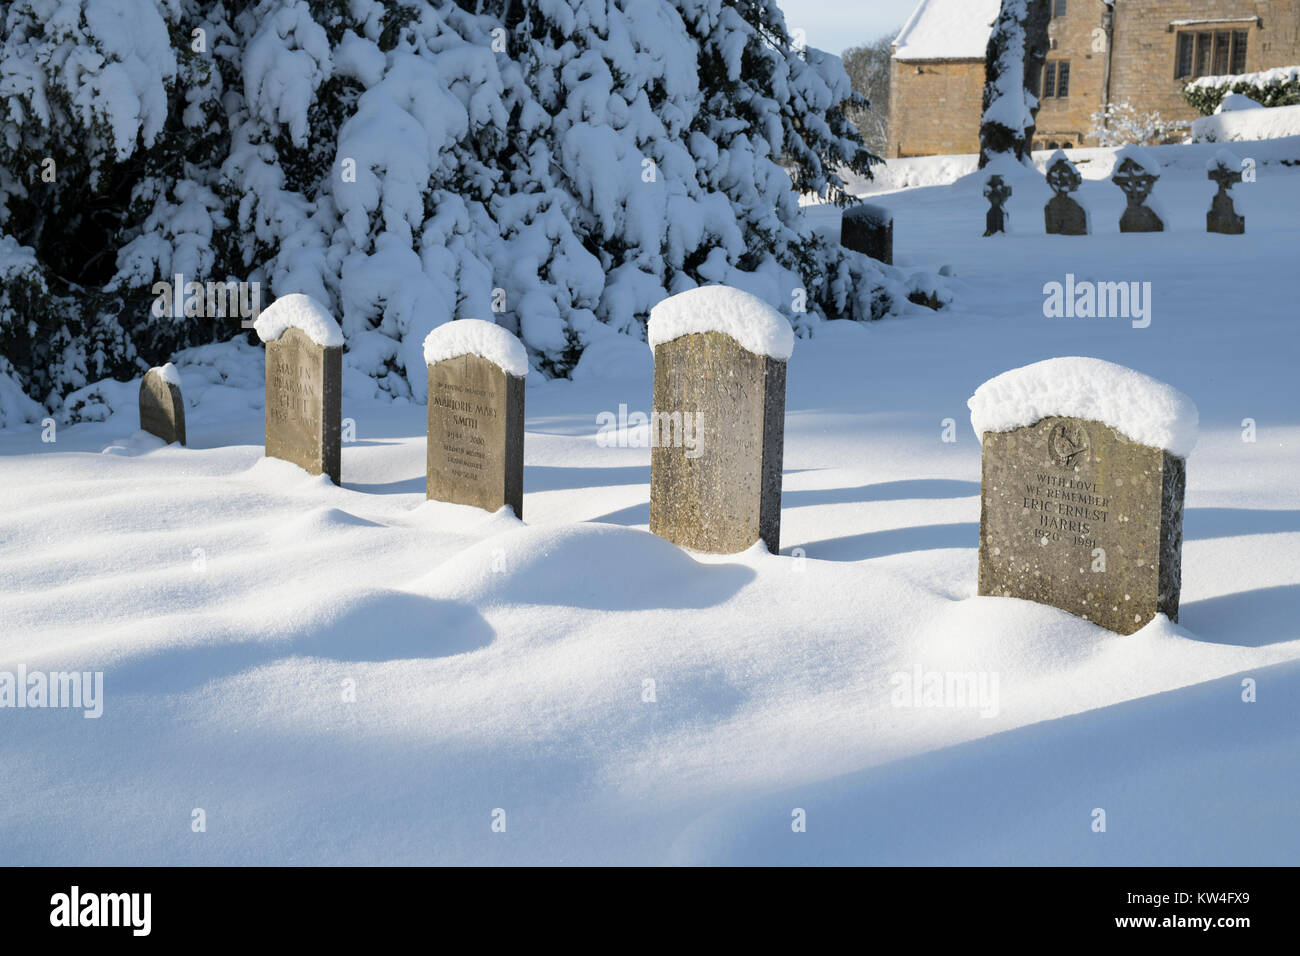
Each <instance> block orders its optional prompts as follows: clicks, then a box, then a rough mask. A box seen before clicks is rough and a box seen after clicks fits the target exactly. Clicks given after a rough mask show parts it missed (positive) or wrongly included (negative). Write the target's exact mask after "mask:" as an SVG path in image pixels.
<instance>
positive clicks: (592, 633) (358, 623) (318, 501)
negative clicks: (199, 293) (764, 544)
mask: <svg viewBox="0 0 1300 956" xmlns="http://www.w3.org/2000/svg"><path fill="white" fill-rule="evenodd" d="M1242 146H1243V144H1233V148H1234V149H1235V150H1236V151H1237V152H1238V153H1242V152H1243V150H1242V148H1241V147H1242ZM1084 173H1085V176H1095V175H1098V172H1097V171H1096V170H1095V169H1094V170H1092V171H1090V170H1088V169H1087V168H1085V170H1084ZM1157 189H1158V191H1159V194H1160V195H1161V197H1162V200H1163V205H1164V208H1165V209H1167V210H1169V211H1170V213H1171V217H1170V218H1171V222H1170V226H1171V231H1170V232H1169V233H1166V234H1164V235H1160V236H1120V235H1118V234H1117V232H1116V230H1115V225H1114V223H1115V221H1116V220H1117V219H1118V216H1119V212H1120V208H1121V204H1122V197H1121V195H1120V193H1119V190H1118V189H1116V188H1115V187H1114V186H1112V185H1110V184H1109V183H1108V182H1098V181H1090V182H1088V183H1086V184H1085V186H1084V189H1083V196H1084V198H1085V200H1087V201H1088V202H1089V203H1090V205H1091V206H1092V210H1093V219H1094V228H1095V229H1096V230H1097V234H1096V235H1094V236H1091V237H1088V238H1086V239H1078V238H1065V237H1047V236H1044V235H1042V234H1041V233H1042V226H1041V212H1040V211H1038V210H1041V204H1042V202H1043V201H1045V199H1046V198H1047V193H1046V187H1045V186H1043V187H1042V188H1041V191H1040V193H1039V195H1037V196H1036V195H1034V192H1035V190H1034V189H1033V188H1032V187H1031V186H1029V185H1026V186H1025V187H1024V188H1018V191H1017V194H1016V196H1015V198H1013V200H1012V205H1011V208H1012V212H1013V219H1012V228H1013V230H1014V231H1013V234H1012V235H1010V236H1006V237H998V238H994V239H988V240H986V239H982V238H980V235H979V234H980V232H982V228H983V216H984V209H985V208H986V204H985V202H984V200H983V199H982V198H981V197H980V196H979V195H978V191H977V186H976V184H974V183H971V182H967V181H963V182H959V183H958V184H956V185H954V186H945V187H931V188H922V189H915V190H911V191H908V192H902V193H892V194H886V195H883V196H880V197H879V198H878V200H877V201H880V202H882V203H884V204H886V205H889V206H890V207H891V208H893V209H894V210H895V212H896V215H897V217H898V218H897V227H896V228H897V234H896V240H897V243H896V250H897V261H898V262H899V264H901V265H902V266H904V267H905V268H923V267H924V268H934V267H936V266H938V265H940V264H949V265H951V266H952V267H953V269H954V271H955V274H956V277H955V279H954V280H953V281H954V286H955V291H956V292H957V294H958V301H957V304H956V306H955V308H954V309H952V310H950V311H948V312H944V313H938V314H935V313H931V312H929V311H927V310H920V309H917V310H916V311H915V312H914V313H912V314H910V315H908V316H907V317H905V318H900V319H889V320H885V321H882V322H879V323H875V324H873V325H870V326H859V325H850V324H847V323H833V324H831V325H828V326H827V327H826V328H824V329H823V330H822V332H821V333H820V334H819V335H818V336H817V337H816V338H814V339H812V340H810V341H800V342H799V343H798V344H797V346H796V350H795V355H794V358H793V359H792V362H791V365H790V370H789V392H788V399H787V405H788V417H787V426H786V458H785V469H786V471H785V486H784V510H783V528H782V549H781V550H782V553H781V555H780V556H772V555H767V554H765V553H761V552H758V551H751V552H749V553H746V554H744V555H738V556H734V557H726V558H716V557H696V556H691V555H688V554H685V553H683V552H681V551H679V550H678V549H676V548H674V547H672V546H671V545H668V544H667V543H666V542H663V541H660V540H659V539H657V538H655V537H653V536H651V535H649V534H648V533H647V532H646V530H645V527H646V523H647V521H648V494H649V451H648V450H647V449H640V448H600V447H598V446H597V445H596V442H595V438H594V436H595V433H596V428H597V426H596V416H597V414H598V413H599V412H601V411H606V410H609V411H617V410H618V407H619V405H620V404H621V403H625V404H627V405H629V406H630V408H632V409H640V410H643V411H648V410H649V404H650V356H649V352H648V350H646V349H643V348H642V347H635V348H630V349H624V350H621V351H619V352H618V354H617V355H614V354H610V355H607V356H606V357H605V358H606V369H607V372H608V374H609V376H610V377H605V378H600V377H592V376H590V375H588V376H585V377H582V378H581V379H580V380H579V381H576V382H551V383H543V382H540V381H539V382H536V383H535V384H534V386H533V387H530V389H529V392H528V434H527V443H526V451H525V455H526V461H527V470H526V474H525V503H524V519H525V522H526V523H525V524H521V523H519V522H517V521H515V520H514V519H513V518H511V517H509V516H506V515H496V516H494V515H487V514H483V513H479V512H474V511H471V510H469V509H464V508H459V507H456V506H450V505H444V504H439V503H426V502H424V500H423V487H424V478H423V469H424V408H423V407H398V406H392V405H387V404H379V403H375V402H359V401H356V400H349V399H346V398H345V403H344V415H345V416H347V417H350V418H353V419H354V420H355V422H356V433H357V441H356V442H355V443H352V444H348V445H345V447H344V452H343V478H344V487H343V488H334V487H332V486H330V485H329V484H328V482H326V481H325V480H324V479H320V478H311V477H308V476H306V475H305V474H304V473H303V472H301V471H299V470H298V469H296V468H293V467H292V466H289V465H287V464H285V463H282V462H277V461H273V460H265V459H263V458H262V457H261V429H262V417H261V410H260V401H261V393H260V381H254V380H253V379H252V378H251V377H250V376H255V373H256V362H257V360H258V356H257V354H256V353H254V352H250V362H249V363H245V366H247V367H244V368H243V369H242V371H243V374H244V376H245V377H244V378H243V379H241V378H240V377H239V376H238V375H236V376H235V377H233V378H231V379H230V384H227V385H211V384H208V383H205V382H204V381H202V379H201V376H200V374H199V372H198V370H197V369H195V368H193V367H191V368H188V369H187V368H182V373H183V374H184V375H185V376H186V394H187V397H188V398H189V399H190V400H191V401H196V402H197V404H196V405H194V407H192V408H190V409H189V423H188V424H189V434H190V440H191V443H192V445H191V447H190V448H188V449H179V448H174V447H173V448H162V447H160V443H158V442H156V441H155V440H153V439H150V438H148V437H147V436H143V435H140V434H136V433H135V428H136V420H135V411H134V408H133V407H132V405H131V402H130V401H128V402H127V403H126V406H127V407H126V410H125V411H124V412H122V413H120V414H118V415H116V416H115V417H113V418H111V419H110V420H108V421H107V422H104V423H97V424H84V425H76V426H72V427H69V428H65V429H62V430H60V431H59V433H58V441H57V442H56V443H54V444H43V443H42V442H41V440H40V430H39V429H38V428H30V429H26V430H23V431H10V432H0V483H2V484H3V487H4V488H5V489H6V495H5V499H4V504H3V506H0V582H2V583H3V588H2V589H0V622H3V629H2V630H0V670H13V669H15V668H16V667H17V666H18V665H19V664H24V665H26V667H27V668H28V669H29V670H37V669H40V670H47V671H49V670H66V669H76V670H102V671H103V672H104V674H105V695H106V702H105V711H104V716H103V717H102V718H100V719H98V720H86V719H83V717H82V716H81V714H80V712H74V711H56V710H21V711H19V710H0V766H3V767H4V770H5V772H4V773H3V774H0V808H3V809H0V862H4V863H252V862H264V863H318V862H336V863H541V862H560V863H660V862H860V863H1074V862H1079V863H1108V864H1122V863H1135V864H1148V863H1150V864H1160V863H1174V864H1184V863H1294V862H1295V860H1296V859H1297V857H1298V856H1300V818H1298V817H1297V815H1296V813H1295V807H1296V806H1297V805H1298V802H1300V769H1297V768H1298V767H1300V759H1298V758H1300V665H1298V664H1297V663H1296V661H1298V660H1300V626H1298V625H1297V624H1296V620H1297V618H1298V617H1300V488H1297V485H1296V482H1295V481H1294V476H1295V471H1296V467H1295V466H1296V464H1297V461H1298V460H1300V455H1298V453H1297V452H1298V449H1300V401H1298V399H1300V385H1297V379H1296V371H1295V370H1296V368H1297V360H1300V347H1298V345H1297V342H1298V341H1300V339H1298V336H1297V331H1296V321H1297V303H1300V276H1298V275H1297V273H1298V271H1300V270H1297V269H1296V239H1297V235H1296V213H1297V210H1300V169H1295V168H1290V169H1288V168H1286V167H1282V166H1278V165H1268V166H1264V167H1261V171H1260V176H1259V182H1257V183H1255V184H1252V185H1249V186H1243V187H1238V189H1237V193H1238V194H1239V195H1241V196H1242V198H1243V202H1242V203H1241V204H1240V208H1242V209H1243V211H1244V212H1245V214H1246V215H1247V217H1248V222H1247V228H1248V230H1249V232H1248V234H1247V235H1246V236H1244V237H1222V236H1207V235H1206V234H1205V233H1204V232H1203V228H1204V213H1205V209H1206V208H1208V204H1209V199H1210V195H1211V194H1212V191H1213V188H1212V185H1211V184H1210V183H1208V182H1207V181H1206V180H1205V179H1204V162H1203V160H1201V159H1195V158H1193V160H1191V161H1189V162H1188V163H1187V164H1186V168H1185V169H1180V170H1171V171H1170V172H1168V173H1167V175H1166V178H1165V180H1163V181H1162V182H1161V184H1160V185H1159V186H1158V187H1157ZM809 215H810V216H811V217H814V219H816V220H817V221H819V222H821V223H823V224H825V225H826V226H827V228H830V227H831V226H830V223H831V221H832V220H831V218H829V217H830V216H831V215H832V214H830V213H829V211H827V210H823V209H812V210H810V211H809ZM1067 272H1069V273H1073V274H1075V275H1076V277H1077V278H1079V279H1093V280H1104V281H1110V280H1137V281H1149V282H1151V283H1152V293H1153V297H1154V299H1153V301H1154V311H1153V316H1152V323H1151V326H1150V327H1149V328H1146V329H1135V328H1132V326H1131V325H1130V323H1129V322H1127V321H1122V320H1114V319H1073V320H1055V319H1046V318H1044V317H1043V312H1042V303H1043V293H1042V287H1043V284H1044V283H1045V282H1047V281H1062V280H1063V279H1064V277H1065V275H1066V273H1067ZM1071 354H1080V355H1093V356H1097V357H1100V358H1104V359H1108V360H1110V361H1115V362H1119V363H1122V364H1126V365H1130V366H1132V367H1134V368H1137V369H1139V370H1141V371H1143V372H1146V373H1148V374H1151V375H1154V376H1155V377H1157V378H1160V379H1163V380H1165V381H1167V382H1169V383H1170V384H1172V385H1174V386H1176V387H1177V388H1179V389H1181V390H1182V391H1184V392H1186V393H1187V394H1188V395H1190V396H1191V397H1192V398H1193V399H1194V400H1195V401H1196V402H1197V404H1198V405H1199V408H1200V413H1201V440H1200V445H1199V447H1198V448H1197V450H1196V452H1195V453H1194V455H1193V456H1192V458H1191V459H1190V461H1189V466H1188V495H1187V509H1188V510H1187V515H1186V524H1185V534H1186V543H1185V546H1184V553H1183V557H1184V564H1183V569H1184V577H1183V594H1182V598H1183V608H1182V616H1181V620H1180V623H1179V624H1178V625H1171V624H1168V623H1167V622H1157V623H1156V624H1153V625H1152V626H1151V627H1149V628H1147V629H1146V630H1144V631H1142V632H1140V633H1139V634H1137V635H1134V636H1132V637H1128V638H1122V637H1117V636H1115V635H1112V634H1110V633H1108V632H1105V631H1102V630H1100V629H1098V628H1096V627H1094V626H1093V625H1090V624H1088V623H1087V622H1084V621H1082V620H1079V619H1076V618H1074V617H1072V616H1070V615H1068V614H1065V613H1064V612H1060V611H1057V610H1054V609H1052V608H1046V607H1039V606H1036V605H1031V604H1027V603H1023V602H1019V601H1012V600H1005V599H989V598H977V597H974V594H975V574H976V560H975V548H976V544H977V539H978V521H979V497H978V496H979V445H978V442H977V440H976V438H975V436H974V435H973V433H972V432H971V430H970V427H969V423H968V420H967V417H966V409H965V401H966V398H967V397H968V396H969V395H970V394H971V393H972V391H973V390H974V389H975V388H976V387H977V386H978V385H979V384H980V383H981V382H983V381H984V380H985V379H987V378H989V377H991V376H993V375H995V374H997V373H999V372H1002V371H1004V370H1006V369H1008V368H1012V367H1015V366H1018V365H1023V364H1027V363H1029V362H1032V361H1036V360H1039V359H1042V358H1047V357H1051V356H1055V355H1071ZM236 364H238V363H236ZM249 368H251V369H252V372H251V373H250V372H249ZM530 378H533V379H536V378H537V376H530ZM132 393H133V386H132V387H131V388H130V389H128V391H127V395H128V397H129V396H130V395H131V394H132ZM1246 418H1251V419H1254V421H1255V423H1256V428H1257V440H1256V441H1255V442H1253V443H1250V442H1244V441H1243V440H1242V421H1243V419H1246ZM945 419H953V420H954V421H955V423H956V426H957V428H956V433H957V437H958V440H957V441H956V442H955V443H946V442H944V441H942V440H941V437H942V433H943V430H944V420H945ZM918 668H919V669H920V670H921V671H923V672H929V671H938V672H975V673H978V674H981V675H985V676H986V677H991V676H993V675H996V679H997V687H998V691H999V693H998V695H997V698H996V706H995V707H993V708H987V709H986V712H987V713H988V716H981V713H980V711H979V710H978V709H974V708H926V707H921V708H913V707H896V706H893V701H892V695H893V691H894V689H895V684H894V682H893V681H892V680H891V678H893V677H894V675H897V674H911V673H914V672H915V671H916V670H917V669H918ZM1244 678H1253V679H1254V680H1255V681H1256V682H1257V692H1258V702H1257V703H1254V704H1246V703H1243V702H1242V700H1241V694H1242V686H1241V683H1242V680H1243V679H1244ZM647 680H652V681H654V696H655V698H656V699H655V700H654V701H653V702H647V701H645V700H643V697H644V696H645V691H646V684H645V682H646V681H647ZM353 686H354V687H355V701H354V702H347V701H345V699H344V697H345V691H346V690H347V688H348V687H353ZM796 807H799V808H803V809H805V810H806V811H807V814H808V818H807V819H808V826H807V832H806V833H800V834H796V833H793V832H792V831H791V826H790V823H791V811H792V809H793V808H796ZM195 808H202V809H203V810H204V811H205V813H206V820H207V830H206V832H203V833H195V832H192V830H191V815H192V812H193V810H194V809H195ZM496 808H501V809H504V810H505V813H506V820H507V829H506V832H505V833H494V832H493V831H492V829H491V824H492V819H493V817H492V814H493V811H494V809H496ZM1095 808H1103V809H1105V810H1106V812H1107V823H1108V826H1107V832H1106V833H1104V834H1098V833H1094V832H1092V830H1091V828H1090V826H1091V823H1092V819H1093V818H1092V812H1093V810H1094V809H1095Z"/></svg>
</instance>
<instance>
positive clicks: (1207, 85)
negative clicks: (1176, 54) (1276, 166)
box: [1183, 66, 1300, 116]
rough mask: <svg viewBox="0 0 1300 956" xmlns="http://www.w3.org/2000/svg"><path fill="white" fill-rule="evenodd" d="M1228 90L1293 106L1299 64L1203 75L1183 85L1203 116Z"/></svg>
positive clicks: (1299, 87) (1298, 97)
mask: <svg viewBox="0 0 1300 956" xmlns="http://www.w3.org/2000/svg"><path fill="white" fill-rule="evenodd" d="M1229 93H1244V94H1245V95H1247V96H1249V97H1250V98H1251V99H1252V100H1254V101H1255V102H1256V103H1259V104H1260V105H1261V106H1293V105H1295V104H1297V103H1300V66H1283V67H1278V68H1276V69H1273V70H1264V71H1262V72H1260V73H1240V74H1237V75H1234V76H1202V77H1200V78H1199V79H1196V80H1192V82H1190V83H1188V84H1187V85H1186V86H1185V87H1183V96H1184V97H1185V98H1186V99H1187V102H1188V103H1189V104H1191V106H1192V107H1193V108H1194V109H1195V110H1196V111H1197V112H1199V113H1200V114H1201V115H1202V116H1209V115H1211V114H1212V113H1213V112H1214V111H1215V110H1216V109H1218V108H1219V104H1220V103H1222V102H1223V98H1224V97H1225V96H1227V95H1228V94H1229Z"/></svg>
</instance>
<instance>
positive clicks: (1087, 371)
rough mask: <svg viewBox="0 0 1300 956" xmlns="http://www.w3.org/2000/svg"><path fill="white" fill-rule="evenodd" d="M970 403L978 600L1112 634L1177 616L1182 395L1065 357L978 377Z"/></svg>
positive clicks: (1189, 407)
mask: <svg viewBox="0 0 1300 956" xmlns="http://www.w3.org/2000/svg"><path fill="white" fill-rule="evenodd" d="M970 408H971V424H972V426H973V427H974V429H975V432H976V434H978V435H980V436H981V439H982V441H983V445H984V451H983V473H982V476H981V481H980V545H979V593H980V594H982V595H994V596H999V597H1017V598H1023V599H1025V600H1029V601H1037V602H1038V603H1040V604H1050V605H1052V606H1053V607H1058V608H1061V609H1062V610H1065V611H1070V612H1071V613H1073V614H1077V615H1079V616H1080V617H1084V618H1087V619H1088V620H1090V621H1092V622H1094V623H1096V624H1100V625H1101V626H1102V627H1106V628H1109V629H1110V630H1112V631H1116V632H1118V633H1120V634H1132V633H1133V632H1134V631H1136V630H1138V629H1139V628H1141V627H1144V626H1145V625H1147V624H1149V623H1150V622H1151V620H1152V618H1154V617H1155V616H1156V614H1165V615H1167V616H1168V617H1169V619H1170V620H1173V621H1176V620H1178V599H1179V589H1180V586H1181V580H1182V572H1181V568H1182V542H1183V493H1184V489H1185V486H1186V475H1187V471H1186V458H1187V455H1188V453H1189V452H1190V451H1191V449H1192V447H1193V446H1194V445H1195V443H1196V428H1197V412H1196V406H1195V405H1193V404H1192V402H1191V400H1190V399H1188V398H1187V397H1186V396H1185V395H1183V394H1182V393H1180V392H1178V391H1176V390H1175V389H1173V388H1171V387H1169V386H1168V385H1165V384H1163V383H1161V382H1157V381H1156V380H1155V379H1152V378H1148V377H1147V376H1145V375H1142V374H1141V373H1139V372H1135V371H1133V370H1132V369H1128V368H1124V367H1123V366H1120V365H1112V364H1111V363H1109V362H1103V361H1100V360H1098V359H1089V358H1062V359H1049V360H1047V361H1045V362H1039V363H1037V364H1035V365H1030V366H1026V367H1025V368H1021V369H1014V370H1012V371H1010V372H1006V373H1004V374H1003V375H999V376H998V377H997V378H994V379H991V380H990V381H988V382H985V383H984V384H983V385H982V386H980V388H979V389H978V390H977V391H976V392H975V395H974V396H973V397H972V398H971V400H970Z"/></svg>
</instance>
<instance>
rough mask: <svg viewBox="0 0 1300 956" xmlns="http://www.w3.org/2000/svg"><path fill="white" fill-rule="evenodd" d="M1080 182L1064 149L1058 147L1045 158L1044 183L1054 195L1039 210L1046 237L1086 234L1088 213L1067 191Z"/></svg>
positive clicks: (1080, 178) (1079, 177) (1080, 177)
mask: <svg viewBox="0 0 1300 956" xmlns="http://www.w3.org/2000/svg"><path fill="white" fill-rule="evenodd" d="M1082 183H1083V177H1082V176H1081V175H1079V170H1078V167H1076V166H1075V165H1074V163H1072V162H1070V157H1068V156H1067V155H1065V150H1063V149H1058V150H1057V151H1056V152H1055V153H1053V154H1052V158H1051V159H1049V160H1048V161H1047V185H1049V186H1051V187H1052V192H1053V193H1054V195H1053V196H1052V198H1051V199H1050V200H1048V202H1047V206H1046V207H1045V208H1044V209H1043V215H1044V218H1045V219H1046V226H1047V234H1048V235H1049V236H1086V235H1087V234H1088V212H1087V210H1085V209H1084V208H1083V207H1082V206H1081V205H1079V203H1078V202H1077V201H1076V200H1075V199H1074V197H1073V196H1071V195H1070V193H1072V192H1074V191H1076V190H1077V189H1078V188H1079V186H1080V185H1081V184H1082Z"/></svg>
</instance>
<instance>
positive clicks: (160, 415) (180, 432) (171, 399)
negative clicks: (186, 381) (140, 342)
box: [140, 362, 185, 445]
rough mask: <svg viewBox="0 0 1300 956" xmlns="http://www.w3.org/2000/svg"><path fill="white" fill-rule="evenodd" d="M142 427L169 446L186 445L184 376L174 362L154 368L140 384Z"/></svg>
mask: <svg viewBox="0 0 1300 956" xmlns="http://www.w3.org/2000/svg"><path fill="white" fill-rule="evenodd" d="M140 427H141V428H142V429H143V430H145V431H147V432H149V434H151V435H157V436H158V437H159V438H161V439H162V440H163V441H165V442H167V444H169V445H170V444H171V443H172V442H179V443H180V444H182V445H184V444H185V402H184V401H183V400H182V398H181V376H180V373H179V372H178V371H176V366H175V365H173V364H172V363H171V362H168V363H167V364H166V365H162V366H159V367H157V368H151V369H149V371H148V372H146V373H145V376H144V380H143V381H142V382H140Z"/></svg>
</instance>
